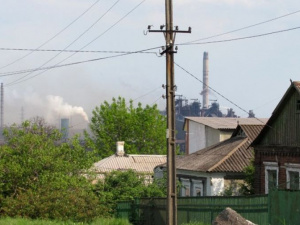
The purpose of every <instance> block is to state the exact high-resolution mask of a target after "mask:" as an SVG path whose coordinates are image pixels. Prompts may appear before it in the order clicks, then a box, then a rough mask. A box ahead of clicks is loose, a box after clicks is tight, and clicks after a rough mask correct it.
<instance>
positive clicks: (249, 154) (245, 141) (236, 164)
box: [176, 125, 264, 173]
mask: <svg viewBox="0 0 300 225" xmlns="http://www.w3.org/2000/svg"><path fill="white" fill-rule="evenodd" d="M263 127H264V126H263V125H240V126H239V127H238V128H237V129H236V130H237V131H238V130H240V129H242V130H243V131H244V133H245V134H246V136H233V137H231V138H230V139H227V140H225V141H222V142H220V143H218V144H215V145H213V146H210V147H207V148H204V149H201V150H199V151H197V152H195V153H192V154H190V155H187V156H184V157H182V158H180V159H177V161H176V168H177V169H181V170H190V171H199V172H239V173H240V172H243V169H244V168H245V167H246V166H248V165H249V163H250V161H251V159H252V158H253V150H252V149H251V148H249V145H250V144H251V142H252V141H253V140H254V139H255V138H256V136H257V135H258V134H259V133H260V131H261V130H262V128H263ZM237 133H238V132H234V134H236V135H237Z"/></svg>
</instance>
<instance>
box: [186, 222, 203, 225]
mask: <svg viewBox="0 0 300 225" xmlns="http://www.w3.org/2000/svg"><path fill="white" fill-rule="evenodd" d="M181 225H207V224H204V223H202V222H189V223H183V224H181Z"/></svg>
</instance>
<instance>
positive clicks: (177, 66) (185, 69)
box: [174, 62, 265, 124]
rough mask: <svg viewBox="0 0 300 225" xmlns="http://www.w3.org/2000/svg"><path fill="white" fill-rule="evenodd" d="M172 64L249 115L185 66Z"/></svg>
mask: <svg viewBox="0 0 300 225" xmlns="http://www.w3.org/2000/svg"><path fill="white" fill-rule="evenodd" d="M174 64H175V65H176V66H177V67H179V68H180V69H181V70H183V71H184V72H186V73H187V74H189V75H190V76H191V77H193V78H195V79H196V80H197V81H199V82H200V83H202V84H203V85H205V86H206V87H207V88H208V89H210V90H212V91H213V92H215V93H216V94H218V95H219V96H221V97H222V98H224V99H225V100H226V101H228V102H230V103H231V104H232V105H234V106H235V107H237V108H239V109H240V110H241V111H243V112H245V113H247V114H248V115H249V112H247V111H246V110H245V109H243V108H242V107H240V106H239V105H237V104H236V103H234V102H233V101H231V100H230V99H228V98H227V97H225V96H224V95H222V94H221V93H220V92H218V91H217V90H215V89H213V88H212V87H210V86H208V85H207V84H205V83H204V82H203V81H202V80H200V79H199V78H197V77H196V76H195V75H193V74H192V73H190V72H189V71H188V70H186V69H185V68H183V67H182V66H180V65H179V64H178V63H176V62H174ZM256 119H257V120H258V121H260V122H261V123H263V124H265V123H264V122H263V121H261V120H260V119H258V118H256Z"/></svg>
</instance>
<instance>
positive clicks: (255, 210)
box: [117, 195, 268, 225]
mask: <svg viewBox="0 0 300 225" xmlns="http://www.w3.org/2000/svg"><path fill="white" fill-rule="evenodd" d="M128 204H129V205H130V204H131V203H130V202H129V203H127V204H125V203H120V204H119V205H118V209H117V211H118V210H120V212H118V213H117V215H118V216H119V217H120V218H124V217H121V216H126V215H128V217H127V218H128V219H129V220H130V221H131V222H132V223H133V224H136V225H139V224H143V225H154V224H155V225H160V224H162V225H163V224H166V204H167V202H166V199H165V198H154V199H147V198H143V199H140V200H139V201H136V202H135V203H134V204H132V205H131V207H130V206H128ZM226 207H230V208H232V209H233V210H235V211H237V212H238V213H239V214H241V215H242V216H243V217H244V218H246V219H248V220H250V221H252V222H254V223H256V224H259V225H267V224H268V197H267V195H264V196H251V197H244V196H243V197H216V196H214V197H180V198H178V199H177V218H178V225H180V224H182V223H187V222H192V221H199V222H203V223H204V224H211V222H212V221H213V220H214V219H215V218H216V217H217V215H218V214H219V213H220V212H221V211H223V210H224V209H225V208H226ZM132 212H135V215H133V214H132Z"/></svg>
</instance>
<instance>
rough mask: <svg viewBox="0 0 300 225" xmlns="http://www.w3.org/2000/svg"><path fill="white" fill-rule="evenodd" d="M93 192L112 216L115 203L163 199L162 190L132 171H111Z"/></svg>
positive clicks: (143, 176) (163, 193)
mask: <svg viewBox="0 0 300 225" xmlns="http://www.w3.org/2000/svg"><path fill="white" fill-rule="evenodd" d="M95 192H96V193H97V195H98V197H99V199H100V201H101V203H102V204H103V205H105V206H107V207H108V208H109V209H110V213H111V214H114V212H115V208H116V205H117V202H119V201H129V200H134V199H135V198H143V197H165V192H164V189H162V188H161V187H160V186H158V185H157V183H155V182H154V183H149V180H147V177H146V176H145V175H142V174H138V173H136V172H134V171H133V170H128V171H113V172H111V173H109V174H107V175H106V177H105V180H104V181H99V182H98V183H97V184H96V188H95Z"/></svg>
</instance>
